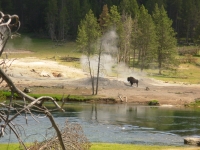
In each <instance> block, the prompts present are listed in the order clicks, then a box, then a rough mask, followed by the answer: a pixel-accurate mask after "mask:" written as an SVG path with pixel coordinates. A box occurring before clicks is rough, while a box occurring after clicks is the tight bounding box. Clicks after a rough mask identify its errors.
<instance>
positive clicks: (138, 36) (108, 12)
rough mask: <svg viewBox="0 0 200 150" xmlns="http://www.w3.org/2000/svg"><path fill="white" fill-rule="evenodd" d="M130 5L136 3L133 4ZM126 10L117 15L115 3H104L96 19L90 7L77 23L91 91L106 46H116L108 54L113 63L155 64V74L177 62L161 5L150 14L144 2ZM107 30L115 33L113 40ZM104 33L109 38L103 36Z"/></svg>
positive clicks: (175, 51)
mask: <svg viewBox="0 0 200 150" xmlns="http://www.w3.org/2000/svg"><path fill="white" fill-rule="evenodd" d="M135 2H136V1H135ZM124 5H126V4H124ZM132 5H136V6H137V3H133V4H132ZM126 6H127V7H128V6H130V5H126ZM126 10H127V9H125V10H123V12H122V14H120V12H119V11H118V7H117V6H115V5H113V6H111V8H110V9H109V8H108V6H107V5H104V6H103V9H102V12H101V14H100V16H99V18H96V17H95V15H94V13H93V11H92V10H90V11H89V12H88V13H87V14H86V16H85V18H84V19H82V20H81V23H80V25H79V26H78V35H77V40H76V42H77V44H78V46H79V49H80V50H81V51H82V52H83V53H84V54H85V55H86V57H87V64H88V71H89V73H90V77H91V81H92V82H91V83H92V89H93V94H94V93H95V91H96V94H97V91H98V78H99V73H100V70H101V66H102V63H105V62H102V61H101V57H102V54H103V53H108V51H107V47H109V46H108V45H116V49H115V53H113V52H110V53H109V55H112V57H113V58H115V60H116V64H119V63H125V64H126V65H128V66H131V67H133V68H134V67H138V68H140V70H141V71H143V70H144V69H145V68H147V67H150V65H151V64H153V65H155V66H157V68H158V70H159V74H161V73H162V70H163V69H166V68H174V67H175V66H176V65H178V63H177V62H176V54H177V50H176V45H177V40H176V37H175V35H176V34H175V31H174V29H173V28H172V21H171V20H170V18H169V17H168V15H167V12H166V10H165V9H164V6H160V7H159V5H158V4H156V5H155V8H154V10H153V11H152V14H149V12H148V10H147V9H146V8H145V7H144V5H141V6H140V7H137V10H131V11H126ZM111 31H114V32H116V33H117V38H116V39H115V40H117V42H113V40H112V33H111ZM106 34H109V36H110V37H109V38H105V36H106ZM105 45H106V46H105ZM94 55H97V56H98V59H97V60H96V61H97V62H98V66H96V68H97V69H96V68H94V67H92V65H91V57H93V56H94ZM96 70H97V71H96ZM95 77H97V79H96V80H95ZM95 81H96V84H95ZM95 85H96V90H95Z"/></svg>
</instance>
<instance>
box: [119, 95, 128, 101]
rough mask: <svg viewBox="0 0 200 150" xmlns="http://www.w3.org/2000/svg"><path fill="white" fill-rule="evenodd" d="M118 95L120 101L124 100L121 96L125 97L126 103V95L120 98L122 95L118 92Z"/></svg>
mask: <svg viewBox="0 0 200 150" xmlns="http://www.w3.org/2000/svg"><path fill="white" fill-rule="evenodd" d="M118 97H119V99H120V101H121V102H124V100H123V98H125V102H126V103H127V102H128V100H127V96H124V97H123V98H122V95H121V94H118Z"/></svg>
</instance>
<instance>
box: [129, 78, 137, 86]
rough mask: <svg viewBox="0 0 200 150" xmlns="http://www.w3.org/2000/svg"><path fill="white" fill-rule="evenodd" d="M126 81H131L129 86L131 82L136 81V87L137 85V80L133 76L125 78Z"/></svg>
mask: <svg viewBox="0 0 200 150" xmlns="http://www.w3.org/2000/svg"><path fill="white" fill-rule="evenodd" d="M127 81H128V82H130V83H131V86H133V83H136V84H137V87H138V82H139V81H138V80H137V79H135V78H133V77H128V78H127Z"/></svg>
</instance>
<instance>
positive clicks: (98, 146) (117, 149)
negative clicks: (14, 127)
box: [0, 143, 200, 150]
mask: <svg viewBox="0 0 200 150" xmlns="http://www.w3.org/2000/svg"><path fill="white" fill-rule="evenodd" d="M0 147H1V150H13V149H19V144H17V143H14V144H0ZM105 149H106V150H113V149H114V150H122V149H123V150H133V149H134V150H149V149H150V150H199V149H200V148H198V147H175V146H148V145H134V144H113V143H92V144H91V148H90V150H105Z"/></svg>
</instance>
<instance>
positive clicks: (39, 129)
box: [0, 103, 200, 146]
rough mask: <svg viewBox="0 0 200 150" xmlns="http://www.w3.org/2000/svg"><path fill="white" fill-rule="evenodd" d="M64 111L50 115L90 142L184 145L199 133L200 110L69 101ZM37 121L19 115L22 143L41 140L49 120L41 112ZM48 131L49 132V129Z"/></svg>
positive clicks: (4, 140) (11, 137)
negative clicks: (77, 126) (76, 126)
mask: <svg viewBox="0 0 200 150" xmlns="http://www.w3.org/2000/svg"><path fill="white" fill-rule="evenodd" d="M65 110H66V111H65V112H64V113H63V112H62V113H61V112H55V113H53V116H54V118H55V121H56V123H57V124H58V125H59V126H64V124H65V121H66V120H68V121H69V122H70V123H79V124H81V126H82V128H83V130H84V133H85V135H86V136H87V138H88V139H89V141H90V142H109V143H134V144H147V145H177V146H178V145H184V143H183V138H184V137H187V136H195V137H196V136H199V135H200V110H198V109H191V108H183V107H149V106H137V105H133V104H88V103H68V104H66V106H65ZM37 121H39V122H36V121H35V120H34V119H32V118H31V116H28V125H27V124H26V122H25V119H24V118H23V117H22V116H20V117H18V118H16V120H15V124H21V125H22V126H23V128H22V127H20V128H21V130H22V129H24V130H25V131H26V132H25V133H26V135H24V134H23V136H22V137H23V138H22V139H23V140H24V141H25V142H33V141H35V140H37V141H42V140H44V137H45V136H46V135H45V134H46V129H47V128H49V127H51V123H50V122H49V120H48V119H47V118H45V117H43V116H42V115H40V116H39V118H37ZM48 133H50V132H49V131H48ZM9 140H10V141H11V142H17V139H16V138H15V136H14V135H13V134H11V136H8V135H6V136H5V137H3V138H1V139H0V142H1V143H5V142H6V143H7V142H8V141H9Z"/></svg>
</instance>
